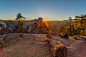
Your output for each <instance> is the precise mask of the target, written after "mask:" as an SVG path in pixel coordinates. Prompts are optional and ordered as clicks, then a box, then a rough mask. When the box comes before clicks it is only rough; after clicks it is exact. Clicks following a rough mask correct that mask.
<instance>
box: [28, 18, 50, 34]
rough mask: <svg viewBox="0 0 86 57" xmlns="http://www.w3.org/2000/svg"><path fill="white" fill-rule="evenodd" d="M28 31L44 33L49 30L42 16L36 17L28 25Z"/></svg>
mask: <svg viewBox="0 0 86 57" xmlns="http://www.w3.org/2000/svg"><path fill="white" fill-rule="evenodd" d="M28 32H29V33H37V34H45V33H48V32H49V29H48V27H47V26H46V24H45V22H44V21H43V19H42V18H38V20H36V21H35V22H34V23H33V24H31V25H30V28H29V30H28Z"/></svg>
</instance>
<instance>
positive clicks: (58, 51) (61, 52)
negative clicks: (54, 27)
mask: <svg viewBox="0 0 86 57" xmlns="http://www.w3.org/2000/svg"><path fill="white" fill-rule="evenodd" d="M48 36H49V35H48ZM47 38H48V39H47V41H48V43H49V44H50V46H51V51H52V54H53V56H54V57H67V48H66V46H64V45H63V44H62V43H61V42H60V41H56V40H54V39H53V38H52V37H51V36H50V37H47Z"/></svg>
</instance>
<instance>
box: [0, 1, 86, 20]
mask: <svg viewBox="0 0 86 57" xmlns="http://www.w3.org/2000/svg"><path fill="white" fill-rule="evenodd" d="M18 13H21V14H22V16H24V17H26V18H27V19H36V18H38V17H42V18H45V19H48V20H66V19H68V18H69V17H72V18H74V17H75V16H76V15H78V16H80V15H82V14H86V0H0V19H14V18H16V15H17V14H18Z"/></svg>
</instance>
